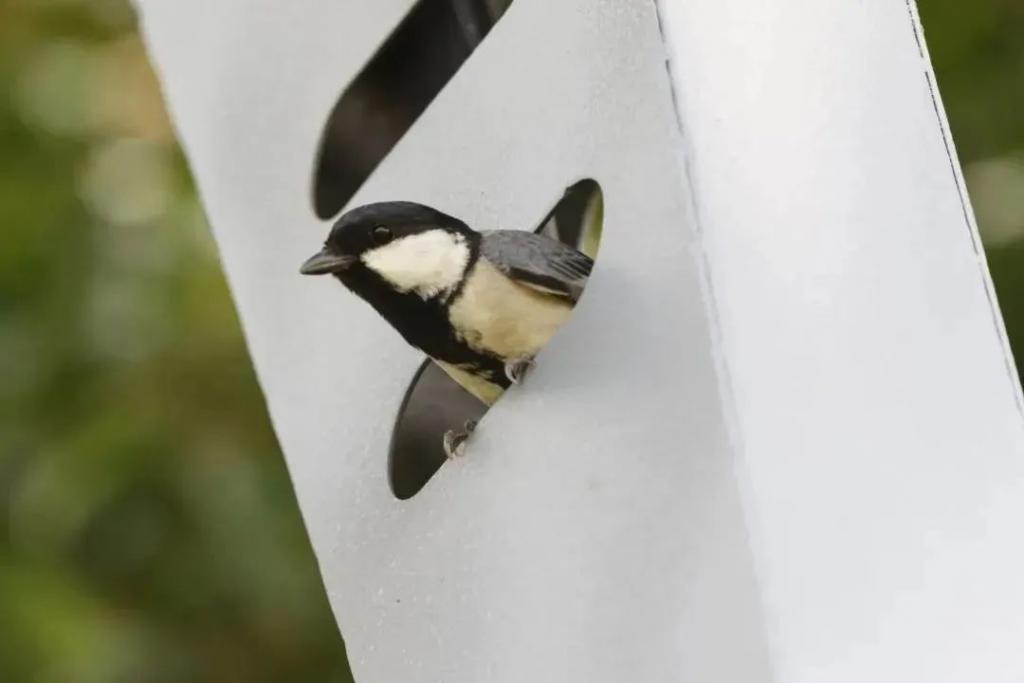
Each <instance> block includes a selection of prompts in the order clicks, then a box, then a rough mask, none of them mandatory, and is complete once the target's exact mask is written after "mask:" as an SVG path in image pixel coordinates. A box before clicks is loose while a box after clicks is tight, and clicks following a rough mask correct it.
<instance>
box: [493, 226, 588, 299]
mask: <svg viewBox="0 0 1024 683" xmlns="http://www.w3.org/2000/svg"><path fill="white" fill-rule="evenodd" d="M482 234H483V239H482V240H481V243H480V253H481V255H482V256H483V257H484V258H485V259H487V260H488V261H490V262H491V263H492V264H493V265H494V266H495V267H496V268H498V270H500V271H501V272H503V273H505V275H507V276H509V277H510V278H512V279H513V280H515V281H517V282H519V283H521V284H523V285H526V286H527V287H532V288H534V289H537V290H540V291H542V292H545V293H548V294H554V295H556V296H561V297H565V298H567V299H570V300H572V301H573V302H574V303H575V302H576V301H577V300H579V298H580V294H582V293H583V287H584V286H586V284H587V278H588V277H590V271H591V269H592V268H593V267H594V261H593V260H592V259H591V258H590V257H589V256H587V255H586V254H583V253H581V252H579V251H577V250H575V249H573V248H572V247H570V246H568V245H566V244H563V243H561V242H559V241H558V240H555V239H552V238H551V237H548V236H546V235H538V234H535V233H532V232H522V231H519V230H493V231H490V232H484V233H482Z"/></svg>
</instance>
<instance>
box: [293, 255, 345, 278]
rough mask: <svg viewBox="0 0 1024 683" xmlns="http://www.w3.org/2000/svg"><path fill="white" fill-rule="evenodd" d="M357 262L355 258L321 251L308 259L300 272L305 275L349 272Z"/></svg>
mask: <svg viewBox="0 0 1024 683" xmlns="http://www.w3.org/2000/svg"><path fill="white" fill-rule="evenodd" d="M355 262H356V257H355V256H348V255H342V254H331V253H329V252H328V251H327V250H321V251H318V252H317V253H315V254H313V255H312V256H310V257H309V258H308V259H306V262H305V263H303V264H302V267H301V268H299V272H300V273H302V274H303V275H324V274H326V273H338V272H341V271H343V270H347V269H348V268H349V266H351V265H352V264H353V263H355Z"/></svg>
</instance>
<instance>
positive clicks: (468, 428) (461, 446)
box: [443, 420, 476, 460]
mask: <svg viewBox="0 0 1024 683" xmlns="http://www.w3.org/2000/svg"><path fill="white" fill-rule="evenodd" d="M475 429H476V420H466V423H465V424H464V425H463V426H462V429H461V430H455V429H449V430H448V431H447V432H445V433H444V439H443V444H444V454H445V455H447V456H448V459H449V460H454V459H455V458H458V457H461V456H463V455H465V453H466V442H467V441H469V437H470V435H471V434H472V433H473V431H474V430H475Z"/></svg>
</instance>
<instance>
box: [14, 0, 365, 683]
mask: <svg viewBox="0 0 1024 683" xmlns="http://www.w3.org/2000/svg"><path fill="white" fill-rule="evenodd" d="M0 92H2V93H3V94H4V97H3V99H2V100H0V159H2V161H0V164H2V167H0V226H2V230H0V681H3V682H4V683H14V682H19V681H33V682H36V681H38V682H41V683H42V682H49V681H54V682H60V683H67V682H72V681H74V682H76V683H77V682H82V683H91V682H96V683H101V682H102V683H110V682H116V681H211V682H213V681H217V682H221V681H318V682H319V681H347V680H350V679H349V675H348V667H347V664H346V661H345V653H344V648H343V646H342V643H341V640H340V638H339V637H338V631H337V627H336V626H335V625H334V621H333V618H332V616H331V613H330V610H329V607H328V605H327V601H326V599H325V596H324V591H323V587H322V584H321V581H320V577H319V574H318V571H317V567H316V563H315V560H314V558H313V554H312V551H311V549H310V547H309V542H308V540H307V538H306V535H305V531H304V529H303V527H302V523H301V520H300V518H299V513H298V508H297V505H296V502H295V498H294V494H293V492H292V489H291V485H290V483H289V480H288V477H287V473H286V471H285V468H284V464H283V461H282V459H281V456H280V454H279V451H278V448H277V446H276V443H275V440H274V436H273V434H272V432H271V429H270V425H269V422H268V419H267V416H266V411H265V408H264V404H263V401H262V398H261V396H260V393H259V389H258V387H257V384H256V380H255V377H254V376H253V371H252V369H251V367H250V364H249V361H248V359H247V357H246V353H245V348H244V343H243V339H242V336H241V332H240V330H239V325H238V320H237V319H236V317H235V313H234V310H233V307H232V303H231V300H230V297H229V295H228V291H227V288H226V285H225V283H224V280H223V277H222V275H221V273H220V269H219V267H218V263H217V258H216V253H215V249H214V247H213V245H212V244H211V240H210V236H209V234H208V231H207V228H206V225H205V223H204V220H203V216H202V212H201V210H200V208H199V206H198V203H197V200H196V196H195V192H194V190H193V188H192V186H191V184H190V180H189V177H188V173H187V169H186V166H185V163H184V161H183V159H182V156H181V153H180V152H179V151H178V149H177V147H176V145H175V143H174V139H173V134H172V131H171V128H170V126H169V123H168V121H167V118H166V116H165V114H164V111H163V106H162V102H161V99H160V93H159V90H158V87H157V84H156V82H155V80H154V77H153V75H152V73H151V71H150V69H149V66H148V63H147V61H146V56H145V53H144V51H143V47H142V45H141V43H140V40H139V38H138V36H137V35H136V33H135V22H134V17H133V15H132V13H131V11H130V9H129V7H128V6H127V5H126V4H125V3H124V2H122V1H120V0H118V1H107V0H88V2H73V1H70V0H65V1H57V0H15V1H14V2H11V1H8V2H3V3H0Z"/></svg>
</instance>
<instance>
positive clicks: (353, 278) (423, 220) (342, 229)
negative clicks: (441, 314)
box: [300, 202, 479, 299]
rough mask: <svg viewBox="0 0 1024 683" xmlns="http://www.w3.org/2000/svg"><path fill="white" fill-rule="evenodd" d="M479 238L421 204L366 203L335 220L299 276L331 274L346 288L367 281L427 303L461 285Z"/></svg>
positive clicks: (450, 217) (456, 222) (442, 214)
mask: <svg viewBox="0 0 1024 683" xmlns="http://www.w3.org/2000/svg"><path fill="white" fill-rule="evenodd" d="M478 237H479V235H478V233H476V232H475V231H473V230H472V229H470V228H469V227H468V226H467V225H466V224H465V223H463V222H462V221H460V220H458V219H457V218H453V217H452V216H448V215H446V214H444V213H441V212H440V211H436V210H434V209H432V208H430V207H428V206H423V205H422V204H414V203H412V202H382V203H379V204H367V205H366V206H361V207H359V208H356V209H352V210H351V211H348V212H346V213H345V214H344V215H342V216H341V218H339V219H338V220H337V222H335V224H334V226H333V227H332V228H331V233H330V235H328V237H327V241H326V242H325V243H324V247H323V249H321V250H320V251H319V252H317V253H316V254H314V255H313V256H312V257H310V258H309V259H308V260H307V261H306V262H305V263H303V264H302V268H301V269H300V272H301V273H303V274H304V275H326V274H331V275H335V276H336V277H337V278H338V279H340V280H341V281H342V282H343V283H345V284H346V285H349V286H350V287H353V285H355V284H356V283H358V282H361V281H365V280H366V279H367V278H371V279H373V280H375V281H379V282H381V283H383V284H384V285H386V286H388V287H390V288H391V289H394V290H395V291H397V292H399V293H401V294H405V293H410V292H412V293H415V294H417V295H419V296H420V297H422V298H423V299H432V298H434V297H437V296H438V295H443V294H444V293H446V292H449V291H451V290H452V289H453V288H454V287H456V286H457V285H458V283H459V282H460V281H461V279H462V276H463V274H464V273H465V271H466V268H467V267H468V266H469V264H470V262H471V260H472V259H471V257H472V254H473V250H474V249H475V246H476V242H477V239H478Z"/></svg>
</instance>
